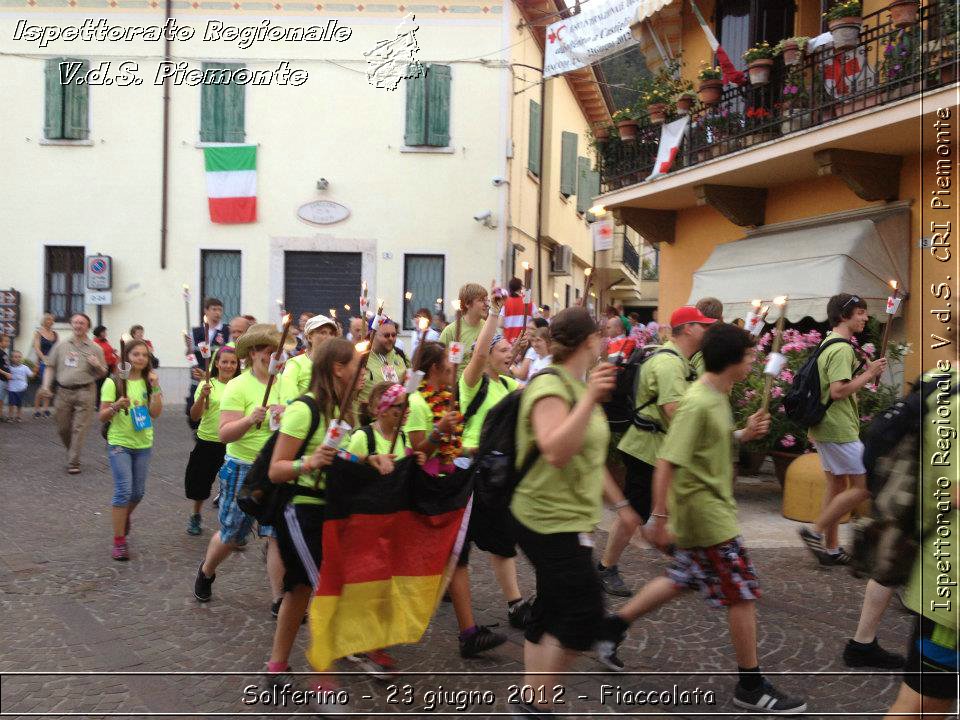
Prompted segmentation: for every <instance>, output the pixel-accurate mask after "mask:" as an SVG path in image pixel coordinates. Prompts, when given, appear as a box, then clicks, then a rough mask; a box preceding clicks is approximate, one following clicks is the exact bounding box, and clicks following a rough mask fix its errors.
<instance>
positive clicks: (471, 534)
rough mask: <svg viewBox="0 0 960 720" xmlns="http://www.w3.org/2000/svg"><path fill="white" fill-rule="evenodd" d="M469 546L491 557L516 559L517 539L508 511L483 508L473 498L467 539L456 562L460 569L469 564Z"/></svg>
mask: <svg viewBox="0 0 960 720" xmlns="http://www.w3.org/2000/svg"><path fill="white" fill-rule="evenodd" d="M471 544H476V546H477V547H478V548H480V549H481V550H483V551H484V552H488V553H491V554H493V555H498V556H500V557H505V558H512V557H516V556H517V537H516V531H515V529H514V522H513V517H512V516H511V515H510V511H509V510H508V509H507V508H503V509H502V510H493V509H491V508H488V507H484V506H482V505H480V504H478V503H477V502H476V496H474V502H473V506H472V508H471V510H470V524H469V525H468V526H467V537H466V539H465V540H464V542H463V550H461V551H460V557H459V559H458V560H457V565H459V566H460V567H466V566H467V565H469V564H470V546H471Z"/></svg>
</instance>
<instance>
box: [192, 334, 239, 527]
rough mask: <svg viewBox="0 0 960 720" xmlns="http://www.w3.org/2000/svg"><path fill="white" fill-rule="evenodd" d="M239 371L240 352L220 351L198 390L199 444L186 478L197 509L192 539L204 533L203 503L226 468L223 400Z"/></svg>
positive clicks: (195, 418) (195, 416)
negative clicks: (221, 416) (202, 525)
mask: <svg viewBox="0 0 960 720" xmlns="http://www.w3.org/2000/svg"><path fill="white" fill-rule="evenodd" d="M239 367H240V361H239V360H237V351H236V350H235V349H234V348H232V347H223V348H220V349H219V350H218V351H217V354H216V358H215V360H214V362H213V367H212V368H211V370H210V380H209V382H205V383H203V384H201V385H198V386H197V391H196V393H194V396H193V397H194V401H193V405H192V406H190V419H191V420H192V421H193V422H199V423H200V425H199V426H198V427H197V442H196V443H195V444H194V446H193V450H191V451H190V459H189V460H187V469H186V471H185V472H184V475H183V485H184V491H185V492H186V496H187V500H190V502H191V505H192V509H193V512H192V513H191V514H190V517H189V519H188V520H187V533H188V534H190V535H199V534H200V533H201V527H200V508H201V506H202V505H203V501H204V500H206V499H207V498H209V497H210V488H211V487H213V481H214V479H215V478H216V477H217V473H218V472H220V468H221V467H222V466H223V457H224V455H225V454H226V452H227V445H226V443H222V442H220V435H219V429H220V398H221V397H222V396H223V390H224V388H225V387H226V385H227V383H228V382H230V380H232V379H233V378H234V377H235V376H236V375H237V370H238V369H239Z"/></svg>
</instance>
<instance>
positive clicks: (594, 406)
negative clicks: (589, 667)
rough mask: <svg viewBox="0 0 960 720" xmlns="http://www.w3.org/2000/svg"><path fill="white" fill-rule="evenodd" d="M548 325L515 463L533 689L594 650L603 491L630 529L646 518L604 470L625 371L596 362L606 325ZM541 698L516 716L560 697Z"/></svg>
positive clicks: (569, 318) (564, 314) (569, 315)
mask: <svg viewBox="0 0 960 720" xmlns="http://www.w3.org/2000/svg"><path fill="white" fill-rule="evenodd" d="M550 328H551V345H550V347H551V350H552V352H553V360H554V362H553V364H552V365H550V366H549V367H548V368H546V369H545V370H544V371H542V372H541V374H540V375H538V376H536V377H534V378H533V379H532V380H531V381H530V383H529V384H528V385H527V386H526V387H525V388H524V390H523V395H522V396H521V401H520V410H519V414H518V418H517V430H516V447H517V458H516V462H517V469H518V471H519V472H521V473H523V477H522V478H521V479H520V482H519V484H518V485H517V488H516V490H515V491H514V494H513V497H512V499H511V501H510V512H511V514H512V515H513V517H514V519H515V521H516V524H515V532H516V538H517V542H518V543H519V545H520V549H521V550H523V553H524V555H526V556H527V558H528V559H529V560H530V562H531V564H533V566H534V568H535V569H536V578H537V594H536V600H535V601H534V603H533V609H532V612H531V617H530V620H529V622H528V623H527V626H526V631H525V638H526V642H525V644H524V650H523V655H524V665H525V668H526V670H527V671H528V673H529V674H527V675H526V676H525V677H524V680H523V682H524V683H527V684H529V685H530V686H531V687H538V686H539V687H543V686H546V687H551V686H552V685H553V684H554V683H555V682H560V678H561V674H562V673H565V672H567V671H568V670H569V668H570V666H571V665H572V664H573V662H574V660H575V658H576V657H577V655H578V653H579V652H583V651H586V650H589V649H590V648H591V647H593V644H594V641H595V640H596V638H597V637H598V633H599V631H600V629H601V627H602V625H603V623H604V615H605V610H604V606H603V588H602V586H601V584H600V577H599V575H598V574H597V571H596V568H595V566H594V561H593V554H592V548H593V530H594V526H595V525H596V523H597V522H599V520H600V515H601V512H602V510H603V496H606V498H607V500H608V501H610V502H612V503H614V508H615V509H616V510H617V514H618V516H619V517H620V519H621V521H622V522H623V523H624V524H625V525H626V526H627V527H629V528H630V529H631V530H633V529H635V528H636V527H637V525H639V523H640V517H639V516H638V515H637V514H636V512H635V511H634V510H633V509H632V508H631V507H630V503H629V501H627V500H626V499H624V497H623V493H621V492H620V488H619V487H618V486H617V485H616V483H615V482H614V481H613V479H612V478H611V477H610V474H609V473H608V472H607V470H606V467H605V461H606V455H607V444H608V441H609V437H610V429H609V427H608V425H607V419H606V415H605V414H604V412H603V408H602V406H601V403H602V402H603V401H604V400H605V399H606V397H607V396H608V395H609V393H610V392H611V391H612V390H613V388H614V387H615V386H616V375H617V371H616V367H615V366H614V365H611V364H609V363H601V364H599V365H597V358H598V357H599V355H600V347H601V340H600V328H599V327H598V326H597V323H596V321H595V320H594V319H593V317H592V315H591V314H590V312H589V311H588V310H587V309H586V308H584V307H572V308H567V309H566V310H562V311H561V312H559V313H558V314H557V316H556V317H555V318H554V319H553V322H552V323H551V325H550ZM591 368H593V370H592V372H590V370H591ZM588 372H590V374H589V378H588V379H587V380H584V378H586V377H587V373H588ZM534 453H536V454H534ZM533 700H534V702H533V703H520V704H519V705H518V706H517V707H516V708H514V713H515V714H526V715H527V716H529V717H539V715H537V714H536V713H539V712H542V711H545V710H546V711H549V709H550V707H551V705H552V701H553V698H550V697H543V696H542V694H537V695H536V696H535V697H534V698H533Z"/></svg>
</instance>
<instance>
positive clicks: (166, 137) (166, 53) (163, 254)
mask: <svg viewBox="0 0 960 720" xmlns="http://www.w3.org/2000/svg"><path fill="white" fill-rule="evenodd" d="M171 6H172V0H167V2H166V5H165V10H164V29H165V30H166V33H165V39H164V42H163V61H164V62H165V63H169V62H170V28H169V23H170V16H171V14H172V13H171V9H172V7H171ZM169 141H170V78H169V77H164V79H163V141H162V142H163V154H162V159H161V166H162V170H161V179H160V269H161V270H165V269H166V267H167V201H168V199H167V169H168V167H169V164H170V158H169V144H170V142H169Z"/></svg>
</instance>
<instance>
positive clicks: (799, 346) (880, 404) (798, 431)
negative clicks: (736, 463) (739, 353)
mask: <svg viewBox="0 0 960 720" xmlns="http://www.w3.org/2000/svg"><path fill="white" fill-rule="evenodd" d="M774 332H776V331H775V330H771V331H769V332H767V333H765V334H764V335H763V336H762V337H761V338H760V341H759V343H758V344H757V362H756V363H755V365H754V367H753V370H752V371H751V373H750V375H749V376H748V377H747V379H746V380H744V381H743V382H741V383H738V384H737V385H735V386H734V388H733V391H732V393H731V396H730V399H731V402H732V405H733V413H734V419H735V421H736V423H737V426H738V427H742V426H743V424H744V423H745V422H746V419H747V417H749V416H750V415H752V414H753V413H755V412H756V411H757V410H759V409H760V403H761V401H762V399H763V385H764V377H765V376H764V374H763V368H764V367H765V366H766V363H767V353H768V352H769V351H770V347H771V345H772V343H773V333H774ZM822 340H823V335H822V334H821V333H820V332H819V331H817V330H810V331H809V332H806V333H801V332H800V331H799V330H792V329H790V330H785V331H784V333H783V346H782V347H781V348H780V352H781V353H782V354H783V355H785V356H786V357H787V365H786V367H785V368H784V369H783V370H782V371H781V373H780V375H779V376H778V377H776V378H775V379H774V381H773V386H772V388H771V390H770V398H771V399H770V418H771V421H770V432H769V433H767V435H766V437H764V438H761V439H759V440H754V441H752V442H749V443H747V444H746V448H747V449H748V450H750V451H753V452H762V453H767V452H775V451H779V452H790V453H802V452H804V451H806V450H807V449H808V448H809V447H810V441H809V440H808V438H807V428H804V427H801V426H799V425H797V424H796V423H795V422H793V421H791V420H790V419H789V418H788V417H787V416H786V414H785V413H784V410H783V405H782V404H781V402H782V399H783V397H784V396H785V395H786V394H787V392H788V391H789V390H790V387H791V386H792V384H793V380H794V377H795V376H796V374H797V372H799V370H800V368H801V367H802V366H803V364H804V363H805V362H806V361H807V358H808V357H809V356H810V355H811V354H812V353H813V352H814V350H815V349H816V348H817V346H818V345H819V344H820V342H821V341H822ZM853 345H854V350H855V352H856V353H857V355H858V357H860V359H863V360H873V359H874V354H875V353H876V347H875V346H874V345H873V343H865V344H864V345H863V346H862V347H861V346H860V344H859V342H858V341H857V339H856V338H854V339H853ZM904 352H905V348H904V347H902V346H893V347H890V348H889V350H888V353H887V358H888V360H890V359H894V360H896V359H899V358H900V357H902V356H903V354H904ZM897 395H898V391H897V388H896V387H894V386H893V385H890V384H887V383H879V384H875V383H870V384H868V385H866V386H865V387H864V388H863V389H862V390H861V391H860V392H859V393H857V407H858V410H859V413H860V430H861V433H862V432H863V429H864V428H865V427H866V426H867V425H868V424H869V423H870V421H871V420H873V418H874V416H875V415H876V414H877V412H879V411H880V410H882V409H883V408H885V407H887V406H888V405H890V404H891V403H892V402H893V401H894V399H895V398H896V397H897Z"/></svg>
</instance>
